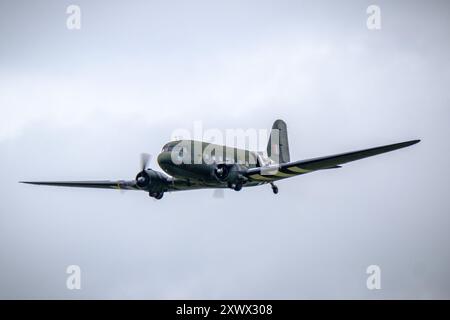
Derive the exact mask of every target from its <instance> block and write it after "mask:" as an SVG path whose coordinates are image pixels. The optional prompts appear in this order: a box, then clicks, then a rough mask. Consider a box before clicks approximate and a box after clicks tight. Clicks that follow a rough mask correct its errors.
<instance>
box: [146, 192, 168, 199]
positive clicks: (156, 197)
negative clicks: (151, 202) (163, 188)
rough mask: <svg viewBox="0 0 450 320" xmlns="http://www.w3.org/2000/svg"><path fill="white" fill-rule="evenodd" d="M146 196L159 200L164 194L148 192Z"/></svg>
mask: <svg viewBox="0 0 450 320" xmlns="http://www.w3.org/2000/svg"><path fill="white" fill-rule="evenodd" d="M148 195H149V196H150V197H152V198H155V199H156V200H160V199H162V197H163V196H164V192H149V194H148Z"/></svg>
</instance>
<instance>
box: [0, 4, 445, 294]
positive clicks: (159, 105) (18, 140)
mask: <svg viewBox="0 0 450 320" xmlns="http://www.w3.org/2000/svg"><path fill="white" fill-rule="evenodd" d="M70 4H77V5H79V6H80V8H81V30H68V29H67V27H66V19H67V17H68V15H67V14H66V8H67V6H68V5H70ZM371 4H377V5H378V6H379V7H380V8H381V29H380V30H368V28H367V26H366V20H367V17H368V14H367V13H366V9H367V7H368V6H369V5H371ZM449 9H450V4H449V2H448V1H392V0H391V1H377V2H376V3H374V2H372V1H340V2H339V3H338V2H337V1H308V2H306V1H261V0H258V1H242V0H239V1H237V0H236V1H126V2H125V1H110V0H108V1H100V0H99V1H83V0H77V1H6V0H0V155H1V156H0V171H1V179H2V182H1V183H0V194H1V196H0V199H1V201H0V298H74V299H78V298H163V299H167V298H289V299H299V298H340V299H348V298H363V299H380V298H419V299H428V298H447V299H448V298H450V274H449V270H450V250H449V243H450V233H449V232H448V230H449V227H450V217H449V215H450V197H449V181H450V180H449V178H450V167H449V160H450V149H449V143H448V138H449V133H450V128H449V119H450V91H449V89H448V84H449V83H450V67H449V57H450V43H449V34H448V32H449V30H450V10H449ZM278 118H281V119H284V120H285V121H286V122H287V125H288V130H289V139H290V150H291V159H292V160H297V159H304V158H310V157H316V156H324V155H329V154H334V153H339V152H345V151H351V150H356V149H360V148H366V147H372V146H377V145H382V144H388V143H394V142H400V141H404V140H410V139H416V138H419V139H422V142H421V143H420V144H418V145H414V146H412V147H410V148H407V149H402V150H399V151H396V152H392V153H388V154H385V155H380V156H377V157H373V158H370V159H365V160H361V161H358V162H354V163H349V164H347V165H345V166H344V167H343V168H342V169H339V170H325V171H323V172H316V173H312V174H308V175H304V176H300V177H294V178H292V179H288V180H284V181H281V182H279V184H278V186H279V189H280V193H279V194H278V195H274V194H272V191H271V189H270V187H269V186H262V187H256V188H248V189H243V190H242V191H241V192H235V191H233V190H227V191H225V194H224V197H223V198H216V197H213V192H212V191H210V190H203V191H202V190H200V191H188V192H179V193H172V194H166V195H165V196H164V198H163V199H162V200H160V201H155V200H153V199H151V198H149V197H148V196H147V194H145V193H143V192H134V191H128V192H124V193H120V192H118V191H114V190H95V189H94V190H92V189H66V188H51V187H43V186H42V187H41V186H31V185H22V184H18V183H17V181H19V180H84V179H85V180H89V179H94V180H95V179H133V178H134V177H135V175H136V173H137V172H138V170H139V154H140V153H141V152H148V153H151V154H153V155H154V157H153V161H152V164H151V166H152V168H154V169H158V170H160V169H159V167H158V165H157V163H156V161H155V158H156V155H157V153H158V152H159V150H160V149H161V147H162V146H163V145H164V144H165V143H166V142H168V141H169V140H170V137H171V134H172V132H173V131H174V130H175V129H177V128H186V129H192V128H193V124H194V122H195V121H202V124H203V126H204V127H205V128H218V129H221V130H225V129H233V128H243V129H247V128H255V129H266V128H269V127H270V126H271V125H272V122H273V121H274V120H275V119H278ZM73 264H75V265H79V266H80V268H81V271H82V277H81V286H82V289H81V290H72V291H71V290H68V289H67V288H66V278H67V276H68V275H67V274H66V268H67V266H69V265H73ZM373 264H375V265H379V266H380V268H381V272H382V273H381V286H382V289H381V290H368V289H367V288H366V279H367V276H368V275H367V274H366V268H367V267H368V266H369V265H373Z"/></svg>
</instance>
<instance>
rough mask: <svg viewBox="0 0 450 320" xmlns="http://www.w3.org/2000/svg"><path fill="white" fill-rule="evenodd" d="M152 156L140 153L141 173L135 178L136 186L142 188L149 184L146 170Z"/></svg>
mask: <svg viewBox="0 0 450 320" xmlns="http://www.w3.org/2000/svg"><path fill="white" fill-rule="evenodd" d="M151 159H152V156H151V155H150V154H148V153H141V171H140V172H139V173H138V174H137V176H136V184H137V185H138V186H139V187H141V188H144V187H145V186H147V185H148V184H149V183H150V177H149V175H148V173H147V172H146V170H147V169H148V166H149V163H150V160H151Z"/></svg>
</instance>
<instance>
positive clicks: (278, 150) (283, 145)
mask: <svg viewBox="0 0 450 320" xmlns="http://www.w3.org/2000/svg"><path fill="white" fill-rule="evenodd" d="M267 155H268V156H269V158H271V159H272V160H273V161H275V162H276V163H286V162H289V161H290V160H291V159H290V156H289V141H288V134H287V126H286V122H284V121H283V120H276V121H275V122H274V123H273V125H272V130H271V133H270V137H269V142H268V144H267Z"/></svg>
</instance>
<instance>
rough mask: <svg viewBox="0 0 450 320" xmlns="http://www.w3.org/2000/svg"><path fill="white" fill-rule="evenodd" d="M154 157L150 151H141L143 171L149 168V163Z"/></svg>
mask: <svg viewBox="0 0 450 320" xmlns="http://www.w3.org/2000/svg"><path fill="white" fill-rule="evenodd" d="M151 159H152V156H151V155H150V154H148V153H141V171H144V170H145V169H147V168H148V164H149V163H150V160H151Z"/></svg>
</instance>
